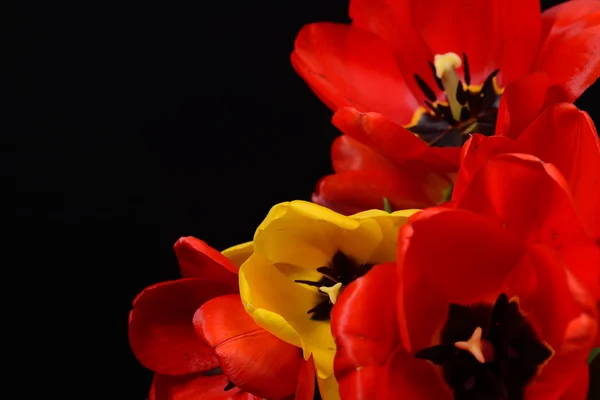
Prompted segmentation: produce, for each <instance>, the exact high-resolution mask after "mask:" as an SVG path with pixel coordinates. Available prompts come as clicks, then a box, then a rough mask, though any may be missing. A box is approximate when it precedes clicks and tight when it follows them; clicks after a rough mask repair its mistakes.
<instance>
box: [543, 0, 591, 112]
mask: <svg viewBox="0 0 600 400" xmlns="http://www.w3.org/2000/svg"><path fill="white" fill-rule="evenodd" d="M541 43H542V46H541V49H540V52H539V54H538V58H537V61H536V67H535V68H536V70H539V71H545V72H547V73H548V75H550V81H551V84H555V85H558V86H561V87H563V89H564V91H565V93H566V94H567V95H568V97H567V98H566V99H565V101H574V100H575V99H577V98H578V97H579V96H580V95H581V93H583V91H584V90H585V89H587V88H588V87H589V86H590V85H591V84H592V83H594V81H595V80H596V79H598V77H599V76H600V45H599V43H600V2H598V1H597V0H578V1H567V2H564V3H562V4H559V5H557V6H555V7H552V8H550V9H549V10H547V11H545V12H544V13H543V14H542V42H541Z"/></svg>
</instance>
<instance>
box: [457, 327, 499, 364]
mask: <svg viewBox="0 0 600 400" xmlns="http://www.w3.org/2000/svg"><path fill="white" fill-rule="evenodd" d="M482 334H483V329H481V327H479V326H478V327H477V328H475V331H473V334H472V335H471V337H470V338H469V340H467V341H461V342H456V343H454V347H456V348H457V349H459V350H464V351H466V352H468V353H471V355H472V356H473V357H475V359H476V360H477V361H479V362H480V363H481V364H485V363H486V362H492V361H494V345H493V344H491V343H490V342H489V341H488V340H486V339H482V338H481V335H482Z"/></svg>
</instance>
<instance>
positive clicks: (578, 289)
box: [505, 246, 598, 399]
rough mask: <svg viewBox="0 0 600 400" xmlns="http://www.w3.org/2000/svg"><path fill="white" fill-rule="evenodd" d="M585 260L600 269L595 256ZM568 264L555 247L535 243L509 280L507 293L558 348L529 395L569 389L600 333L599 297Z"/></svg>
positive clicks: (542, 396) (550, 394) (543, 395)
mask: <svg viewBox="0 0 600 400" xmlns="http://www.w3.org/2000/svg"><path fill="white" fill-rule="evenodd" d="M582 261H583V264H584V265H585V266H586V267H587V268H591V269H593V268H596V269H597V268H598V265H594V260H587V261H586V260H582ZM597 262H598V259H597V260H596V263H597ZM567 267H568V265H565V264H563V262H562V261H561V259H560V256H559V254H558V253H557V252H555V251H554V250H552V249H551V248H549V247H547V246H533V247H531V248H530V250H529V252H528V253H527V254H526V256H525V257H524V258H523V259H522V260H521V262H520V263H519V265H518V266H517V267H515V269H514V271H513V273H512V274H511V277H509V279H508V280H507V282H506V284H505V287H506V293H507V294H508V295H509V297H512V296H513V295H515V296H517V297H518V298H519V305H520V307H521V308H522V309H523V311H524V313H525V315H526V316H527V320H528V321H529V322H530V323H532V324H533V326H534V327H535V328H536V331H537V332H538V334H539V335H540V338H541V339H542V340H544V341H545V342H546V343H548V344H549V345H550V346H551V347H552V348H553V349H554V351H555V352H556V353H555V354H554V356H553V357H552V358H551V359H550V361H549V362H548V363H547V364H546V365H545V366H544V367H543V369H542V372H541V374H540V375H539V376H538V377H537V378H536V379H535V381H534V382H533V383H532V384H531V385H529V386H528V387H527V389H526V391H527V394H526V397H527V398H534V399H546V398H552V397H556V395H560V394H561V393H564V392H565V391H566V390H567V389H568V388H569V386H571V385H572V383H573V382H574V381H575V380H576V379H577V378H578V376H577V375H576V374H575V372H579V371H580V368H579V367H581V366H584V365H586V360H587V357H588V354H589V352H590V350H591V348H592V344H593V342H594V339H595V337H596V332H597V327H598V315H597V310H596V309H595V299H594V298H592V296H591V295H590V293H589V292H587V290H586V289H585V287H584V286H583V285H582V284H581V282H580V281H578V280H577V278H575V277H574V276H573V275H572V274H571V272H570V271H569V270H568V269H567ZM527 278H529V279H527ZM596 279H597V278H596Z"/></svg>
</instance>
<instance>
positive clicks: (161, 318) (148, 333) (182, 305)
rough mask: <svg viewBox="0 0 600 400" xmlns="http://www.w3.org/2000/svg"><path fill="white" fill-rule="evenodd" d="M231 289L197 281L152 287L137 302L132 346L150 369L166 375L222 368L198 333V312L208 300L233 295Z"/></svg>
mask: <svg viewBox="0 0 600 400" xmlns="http://www.w3.org/2000/svg"><path fill="white" fill-rule="evenodd" d="M232 292H234V290H232V289H231V288H230V286H228V285H225V284H223V283H219V282H213V281H207V280H203V279H197V278H188V279H179V280H176V281H171V282H163V283H159V284H157V285H153V286H150V287H148V288H146V289H144V291H142V293H140V294H139V295H138V297H137V298H136V299H135V300H134V303H133V310H132V311H131V313H130V315H129V343H130V345H131V348H132V350H133V353H134V354H135V356H136V357H137V359H138V360H139V361H140V363H142V364H143V365H144V366H145V367H146V368H148V369H151V370H152V371H155V372H158V373H161V374H165V375H182V374H187V373H190V372H196V371H206V370H209V369H212V368H215V367H216V366H218V360H217V357H216V356H215V354H214V351H213V350H212V349H211V348H210V347H208V346H207V345H206V344H204V342H202V341H201V340H200V339H199V338H198V337H197V336H196V334H195V333H194V326H193V324H192V318H193V316H194V312H195V311H196V309H197V308H198V307H200V305H202V304H203V303H204V302H205V301H207V300H209V299H211V298H213V297H216V296H220V295H222V294H228V293H232Z"/></svg>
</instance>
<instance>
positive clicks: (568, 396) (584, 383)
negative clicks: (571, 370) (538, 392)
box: [533, 365, 590, 400]
mask: <svg viewBox="0 0 600 400" xmlns="http://www.w3.org/2000/svg"><path fill="white" fill-rule="evenodd" d="M574 375H577V379H575V382H573V383H572V384H571V386H570V387H569V388H568V389H567V391H566V392H565V393H563V395H562V396H561V398H560V399H559V400H585V399H587V398H588V397H587V394H588V389H589V386H590V372H589V371H588V366H587V365H583V366H581V367H580V368H579V371H577V373H575V374H574ZM533 400H545V399H544V398H542V397H540V398H539V399H533Z"/></svg>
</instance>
